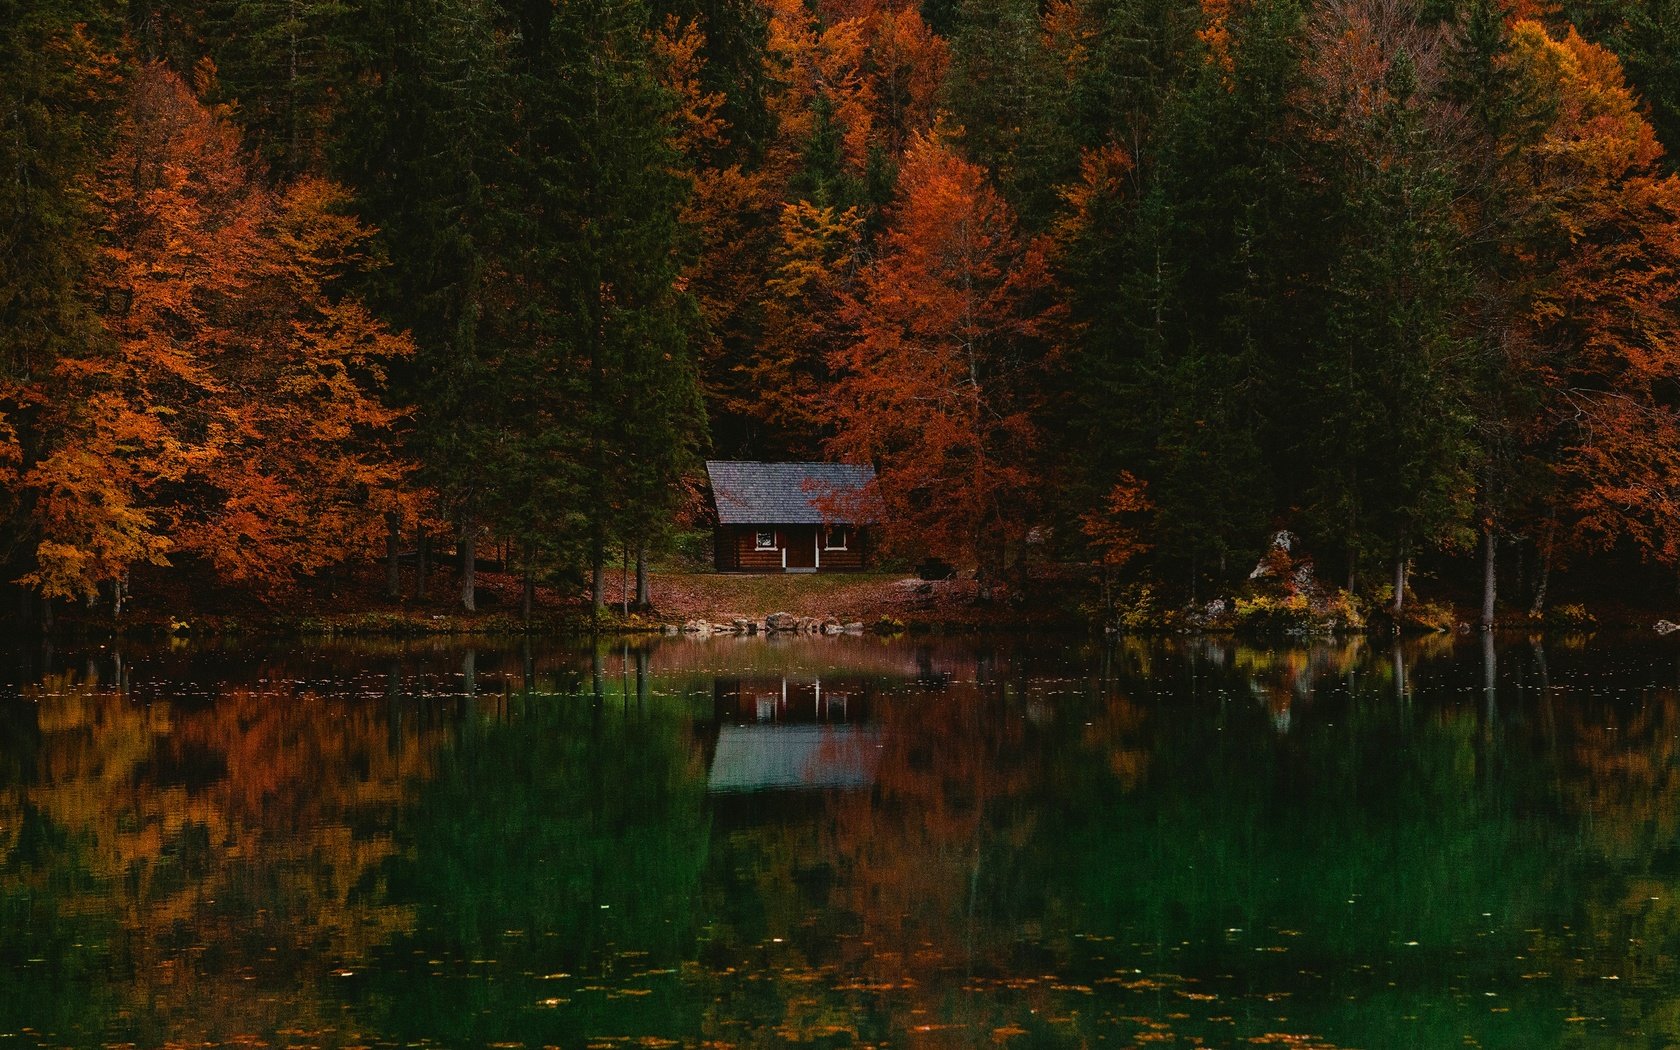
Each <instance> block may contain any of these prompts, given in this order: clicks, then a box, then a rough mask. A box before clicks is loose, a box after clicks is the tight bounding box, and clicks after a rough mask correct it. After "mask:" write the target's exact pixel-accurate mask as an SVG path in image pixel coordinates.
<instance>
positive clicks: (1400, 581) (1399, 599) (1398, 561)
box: [1389, 554, 1406, 616]
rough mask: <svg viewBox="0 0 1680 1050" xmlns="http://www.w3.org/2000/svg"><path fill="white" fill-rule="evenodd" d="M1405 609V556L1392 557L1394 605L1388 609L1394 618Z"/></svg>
mask: <svg viewBox="0 0 1680 1050" xmlns="http://www.w3.org/2000/svg"><path fill="white" fill-rule="evenodd" d="M1405 608H1406V556H1405V555H1404V554H1396V555H1395V556H1394V605H1393V606H1392V607H1391V608H1390V610H1389V611H1390V612H1392V613H1393V614H1394V615H1395V616H1399V615H1400V614H1401V613H1402V612H1404V611H1405Z"/></svg>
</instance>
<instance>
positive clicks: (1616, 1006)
mask: <svg viewBox="0 0 1680 1050" xmlns="http://www.w3.org/2000/svg"><path fill="white" fill-rule="evenodd" d="M1677 657H1680V645H1677V644H1674V643H1670V642H1666V641H1658V640H1655V639H1650V638H1638V639H1634V638H1627V639H1619V640H1618V639H1611V638H1604V637H1599V638H1592V639H1588V638H1579V637H1577V638H1556V639H1547V640H1545V641H1542V640H1540V639H1539V638H1532V639H1531V638H1527V637H1503V636H1502V637H1500V638H1498V639H1497V640H1495V639H1484V638H1482V637H1480V636H1460V637H1458V638H1431V639H1423V640H1417V641H1408V642H1406V643H1404V644H1390V643H1388V642H1386V641H1383V642H1372V641H1369V640H1365V639H1357V640H1352V641H1346V642H1335V643H1325V644H1311V645H1304V646H1299V647H1290V646H1287V645H1279V646H1265V645H1259V646H1256V645H1249V644H1239V643H1237V642H1234V641H1232V640H1229V639H1214V640H1203V639H1196V640H1125V641H1121V642H1117V643H1115V644H1114V645H1112V646H1107V647H1105V646H1102V645H1100V644H1082V643H1079V642H1077V641H1074V642H1069V641H1066V640H1031V639H1019V640H1009V639H977V638H961V639H951V638H932V639H893V640H881V639H875V638H850V637H845V638H799V639H786V640H781V639H772V640H769V641H766V640H764V639H759V638H753V639H733V638H713V639H709V640H703V641H702V640H692V639H685V638H675V639H656V640H652V641H649V642H632V643H622V642H614V643H612V644H609V645H606V646H604V647H600V648H594V649H591V648H589V647H587V646H578V645H574V644H571V643H566V642H552V641H542V642H537V641H533V642H531V643H529V644H521V643H519V642H517V641H514V642H510V643H505V644H504V643H495V644H480V645H476V646H471V647H469V646H468V645H466V644H465V643H462V642H459V641H447V642H433V641H424V642H362V643H337V644H328V643H319V644H309V643H289V644H287V645H284V646H278V647H276V646H265V645H257V644H252V645H248V646H234V645H224V646H215V647H196V646H193V645H188V644H182V643H178V644H175V645H173V646H171V645H161V646H151V647H144V646H124V647H115V646H111V647H104V648H92V649H88V650H75V651H67V650H60V651H58V652H53V653H41V652H37V651H30V652H12V653H10V654H8V655H6V656H5V657H4V659H5V661H6V662H5V663H4V664H0V1050H4V1048H6V1047H31V1046H74V1047H95V1046H112V1045H135V1046H144V1047H153V1046H163V1045H166V1044H167V1045H179V1046H226V1045H238V1046H300V1047H301V1046H322V1047H351V1046H397V1045H403V1046H444V1047H515V1046H525V1047H541V1046H559V1047H582V1046H601V1047H620V1046H706V1047H723V1046H781V1045H788V1044H799V1045H812V1046H861V1045H868V1046H889V1045H890V1046H905V1047H960V1046H980V1045H985V1046H992V1045H997V1046H1016V1047H1028V1046H1085V1045H1092V1044H1109V1045H1115V1046H1132V1045H1163V1046H1282V1047H1407V1048H1411V1047H1449V1046H1482V1047H1550V1046H1569V1047H1599V1046H1604V1047H1612V1046H1615V1047H1622V1046H1650V1047H1658V1046H1668V1045H1672V1044H1674V1043H1676V1042H1680V659H1677Z"/></svg>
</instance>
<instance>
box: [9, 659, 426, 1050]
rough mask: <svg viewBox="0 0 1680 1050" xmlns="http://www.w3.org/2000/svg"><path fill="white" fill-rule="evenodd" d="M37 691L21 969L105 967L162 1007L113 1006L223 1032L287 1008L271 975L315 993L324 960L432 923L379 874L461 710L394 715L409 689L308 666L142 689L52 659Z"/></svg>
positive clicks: (180, 1033)
mask: <svg viewBox="0 0 1680 1050" xmlns="http://www.w3.org/2000/svg"><path fill="white" fill-rule="evenodd" d="M23 699H24V701H25V702H26V703H28V704H29V708H28V710H30V711H32V712H33V716H34V717H33V719H32V720H31V721H32V723H33V724H32V726H30V727H29V728H30V731H29V732H24V733H19V734H15V735H14V734H7V735H6V737H5V738H4V742H3V744H0V748H3V749H4V753H5V756H6V757H5V767H6V768H8V769H10V770H14V771H17V772H18V773H20V774H21V775H14V776H10V777H8V778H7V779H6V780H5V782H4V784H3V785H0V826H3V827H5V828H7V829H12V830H13V834H14V837H13V838H12V840H11V841H10V842H8V843H7V845H8V847H9V848H8V849H7V851H6V862H5V866H4V868H3V869H0V881H3V885H4V892H5V894H6V896H7V897H8V898H9V899H11V900H20V899H28V900H29V905H28V907H27V909H26V910H25V911H23V912H21V913H20V912H17V911H10V910H8V911H6V913H5V914H6V916H7V917H8V918H11V919H13V920H14V922H15V924H14V922H8V923H6V925H7V926H8V927H9V929H8V930H7V933H6V935H5V936H4V937H0V941H3V942H4V944H5V948H4V949H0V950H4V951H5V952H6V953H7V954H8V955H11V954H14V953H26V958H25V959H24V960H22V961H24V962H25V965H23V966H19V967H17V968H16V969H15V970H14V971H13V972H17V973H22V974H26V975H27V974H31V973H33V972H35V971H32V970H31V968H30V966H29V965H28V964H27V958H48V959H53V960H56V961H55V962H54V963H53V964H51V967H50V971H51V972H49V973H48V974H45V975H43V980H45V981H47V982H49V983H52V982H56V981H59V980H80V981H90V982H92V986H91V987H89V988H87V989H86V991H87V992H88V993H89V996H90V998H91V999H93V1000H95V1001H97V1000H99V999H100V998H102V997H101V996H100V995H98V994H97V992H98V991H99V990H100V989H99V988H98V982H96V981H93V978H94V977H95V976H101V977H105V978H109V979H115V980H119V981H121V982H126V983H127V984H128V985H129V987H128V989H127V991H126V993H125V994H124V998H125V999H126V1000H128V1002H129V1003H130V1004H132V1003H143V1004H146V1006H147V1008H146V1009H143V1010H139V1011H135V1010H132V1009H129V1008H119V1007H118V1006H117V1005H116V1004H115V1003H113V1004H111V1006H110V1009H111V1010H112V1016H111V1017H109V1018H107V1019H106V1020H105V1021H104V1022H102V1023H104V1024H110V1025H116V1026H118V1027H119V1029H126V1030H127V1031H129V1032H130V1034H134V1033H136V1032H138V1033H147V1032H149V1033H150V1035H151V1036H152V1037H153V1038H156V1039H159V1040H160V1041H161V1039H162V1038H165V1037H167V1038H186V1037H189V1036H190V1037H194V1038H203V1039H207V1040H212V1041H218V1040H225V1039H229V1038H231V1037H233V1036H235V1035H237V1034H239V1033H242V1032H247V1033H248V1032H261V1031H266V1030H269V1029H270V1028H271V1026H272V1025H273V1024H274V1023H276V1020H277V1018H276V1015H275V1014H274V1013H273V1012H272V1011H271V1010H269V1009H266V1008H264V1007H263V1006H262V1005H261V1001H262V999H263V998H265V996H264V995H261V994H256V990H257V989H268V990H269V992H268V995H270V996H272V995H273V994H274V993H276V992H283V993H285V992H289V993H292V994H295V993H296V992H297V991H298V989H299V988H300V987H303V986H306V985H307V984H308V983H310V982H312V981H314V980H316V979H319V978H320V977H321V976H322V974H321V973H320V972H319V971H318V969H317V968H316V967H315V966H311V965H305V961H306V960H307V961H311V962H327V961H330V962H331V963H332V964H333V965H336V966H351V965H354V964H355V963H356V962H357V961H358V960H361V959H364V958H365V957H366V956H367V954H368V952H369V951H370V950H371V949H372V947H374V946H375V945H378V944H381V943H384V942H385V941H387V940H388V939H389V938H390V937H392V936H393V935H395V934H396V933H399V932H402V931H404V930H407V929H409V928H410V927H411V926H412V924H413V921H414V920H413V915H412V912H411V911H410V910H409V909H406V908H403V907H400V906H393V905H389V904H386V903H383V901H382V894H381V892H380V891H379V884H380V882H381V879H382V874H381V873H382V869H383V868H384V866H385V865H386V864H387V862H389V861H390V859H391V858H392V857H393V856H394V853H395V848H396V847H395V840H394V837H393V834H392V829H393V828H394V827H395V825H396V823H397V821H398V819H399V815H400V813H401V812H402V810H403V809H404V807H406V806H407V805H408V804H410V802H411V801H412V798H413V787H414V785H415V784H416V783H418V782H419V781H420V780H422V779H424V778H425V777H426V776H428V775H429V773H430V766H431V763H432V761H433V758H434V752H435V750H436V747H437V745H438V742H439V737H440V732H439V731H440V730H441V729H442V728H443V726H442V725H441V724H438V723H434V728H433V731H432V732H429V733H428V732H417V733H409V734H394V733H393V732H392V731H391V726H392V718H393V715H394V714H395V713H396V710H397V708H396V707H395V706H387V705H378V706H374V705H368V704H344V703H338V702H333V701H329V700H326V699H324V698H323V697H321V696H320V695H318V694H316V693H314V692H312V691H310V690H308V689H305V688H295V687H293V686H291V685H283V686H272V687H269V688H265V689H263V690H261V691H258V690H255V689H251V688H232V689H227V690H225V691H223V692H221V693H220V695H215V696H212V697H205V698H202V699H199V700H197V701H191V700H189V701H186V702H176V703H170V702H164V701H151V702H138V701H137V700H136V698H135V697H133V696H131V695H130V694H128V693H127V692H125V691H123V690H121V689H118V688H113V687H108V686H107V685H106V684H105V683H104V682H103V681H102V680H101V679H100V677H98V675H97V673H95V674H91V675H90V674H87V673H77V674H70V673H61V674H54V675H49V676H47V677H45V678H43V679H42V680H41V681H39V682H38V683H36V684H34V685H32V686H30V687H28V688H27V689H25V690H24V697H23ZM14 715H15V712H14ZM27 953H32V954H27ZM16 961H18V960H14V959H10V958H8V959H7V962H16ZM72 972H73V974H74V975H73V974H72ZM58 998H60V999H64V997H63V996H59V997H58ZM3 1001H4V1002H5V1003H7V1004H9V1005H10V1006H11V1007H12V1008H14V1009H19V1010H26V1009H31V1008H33V1007H34V1006H35V1005H37V1004H35V1003H30V1002H28V1001H26V1000H24V999H22V998H21V997H19V996H17V995H16V994H8V995H7V996H5V997H3ZM72 1001H73V1000H65V1002H66V1005H68V1004H69V1002H72ZM298 1001H299V1002H300V1003H307V1002H309V1001H310V1000H309V997H307V996H302V997H299V998H298ZM63 1020H64V1023H66V1024H68V1025H71V1026H72V1027H74V1028H82V1029H86V1028H89V1027H93V1028H97V1025H96V1024H94V1023H93V1022H90V1021H89V1020H88V1019H87V1018H86V1017H85V1016H83V1017H69V1016H67V1017H66V1018H64V1019H63ZM288 1023H291V1024H294V1025H301V1026H303V1027H304V1028H309V1027H311V1026H314V1027H318V1028H319V1027H329V1026H331V1025H333V1024H335V1023H336V1021H334V1019H333V1018H332V1016H331V1012H330V1011H326V1012H322V1011H312V1010H305V1011H304V1012H303V1013H302V1014H301V1015H296V1016H293V1017H291V1018H290V1020H289V1022H288ZM129 1026H134V1027H132V1028H131V1027H129Z"/></svg>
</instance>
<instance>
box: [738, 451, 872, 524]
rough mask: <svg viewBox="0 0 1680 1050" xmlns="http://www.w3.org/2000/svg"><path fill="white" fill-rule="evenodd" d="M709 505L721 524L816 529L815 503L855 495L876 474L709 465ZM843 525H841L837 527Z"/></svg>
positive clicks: (821, 519)
mask: <svg viewBox="0 0 1680 1050" xmlns="http://www.w3.org/2000/svg"><path fill="white" fill-rule="evenodd" d="M706 473H707V474H708V475H710V477H711V479H712V502H713V503H715V504H716V505H717V512H718V521H719V522H720V523H721V524H724V525H820V524H823V523H825V522H827V523H829V524H834V523H835V518H834V516H833V515H832V514H830V515H829V516H826V517H825V516H824V514H823V512H822V509H821V507H820V506H819V501H821V500H824V499H840V500H844V499H845V498H846V497H848V496H850V495H853V494H855V493H857V492H859V491H860V490H862V489H863V488H864V486H866V485H868V484H869V483H870V482H872V481H874V480H875V470H874V468H872V467H869V466H859V465H857V464H853V463H755V462H748V461H736V460H716V459H713V460H707V461H706ZM841 523H842V524H844V522H841Z"/></svg>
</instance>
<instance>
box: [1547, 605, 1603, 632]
mask: <svg viewBox="0 0 1680 1050" xmlns="http://www.w3.org/2000/svg"><path fill="white" fill-rule="evenodd" d="M1545 623H1546V626H1547V627H1551V628H1553V629H1555V630H1559V631H1585V630H1588V629H1590V628H1593V627H1596V626H1598V618H1597V617H1596V616H1594V615H1593V614H1592V613H1590V612H1588V611H1587V608H1586V606H1584V605H1554V606H1552V607H1551V608H1550V609H1547V610H1546V617H1545Z"/></svg>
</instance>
